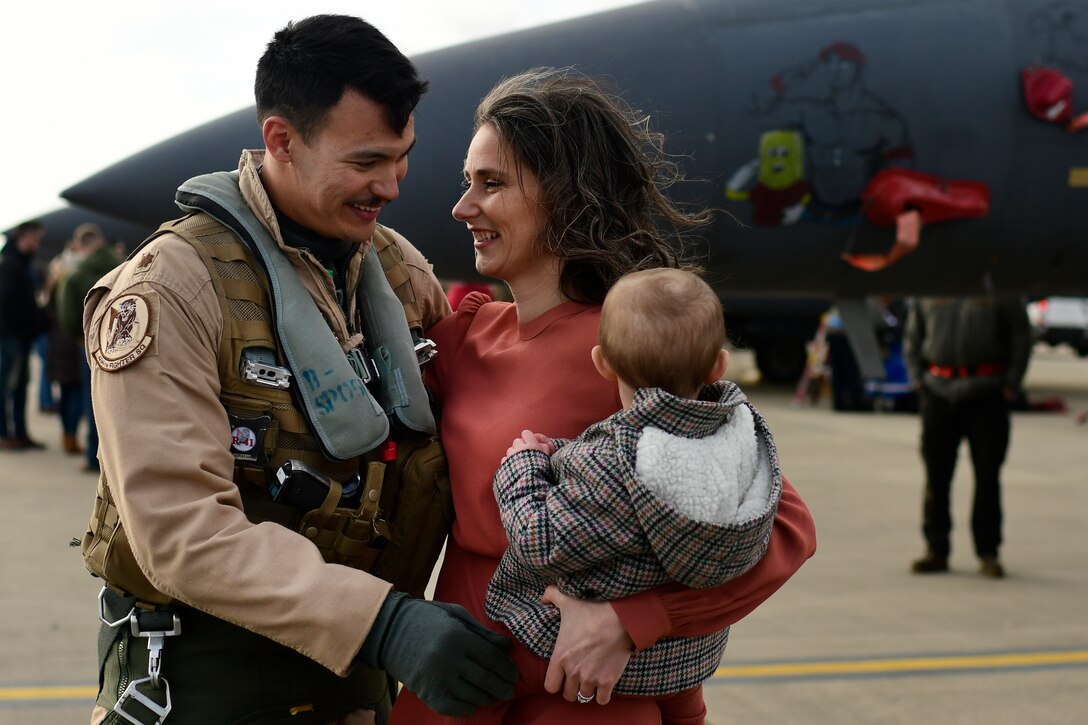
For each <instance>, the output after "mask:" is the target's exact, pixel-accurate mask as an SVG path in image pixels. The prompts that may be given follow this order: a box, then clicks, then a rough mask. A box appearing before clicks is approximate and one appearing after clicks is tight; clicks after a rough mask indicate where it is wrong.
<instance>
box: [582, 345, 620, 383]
mask: <svg viewBox="0 0 1088 725" xmlns="http://www.w3.org/2000/svg"><path fill="white" fill-rule="evenodd" d="M589 356H590V357H592V358H593V367H595V368H597V372H598V373H600V374H601V377H602V378H604V379H605V380H608V381H611V382H613V383H614V382H616V378H617V377H618V376H617V375H616V371H615V370H613V369H612V366H611V365H609V364H608V361H607V360H605V359H604V353H603V352H601V346H600V345H594V346H593V349H592V350H590V351H589Z"/></svg>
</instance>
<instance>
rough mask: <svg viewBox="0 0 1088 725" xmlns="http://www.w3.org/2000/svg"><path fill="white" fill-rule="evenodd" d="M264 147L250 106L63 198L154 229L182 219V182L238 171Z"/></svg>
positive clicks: (81, 185) (152, 150) (109, 169)
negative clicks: (246, 154) (245, 155)
mask: <svg viewBox="0 0 1088 725" xmlns="http://www.w3.org/2000/svg"><path fill="white" fill-rule="evenodd" d="M261 144H262V141H261V132H260V127H259V126H258V125H257V120H256V111H255V110H254V108H253V106H250V107H249V108H243V109H241V110H239V111H235V112H234V113H230V114H228V115H226V116H223V117H221V118H218V119H216V120H214V121H210V122H209V123H206V124H204V125H202V126H197V127H196V128H194V129H191V130H189V131H186V132H184V133H181V134H178V135H177V136H174V137H173V138H169V139H167V140H165V141H162V142H161V143H158V144H156V145H154V146H152V147H151V148H148V149H146V150H144V151H141V152H139V153H137V154H133V155H132V156H129V157H128V158H127V159H123V160H121V161H119V162H117V163H116V164H114V165H112V166H109V167H107V168H105V169H103V170H102V171H99V172H98V173H97V174H94V175H93V176H90V177H88V178H87V179H84V180H83V181H81V182H79V183H77V184H75V185H74V186H71V187H69V188H68V189H65V190H64V191H63V192H62V193H61V197H63V198H64V199H67V200H68V201H69V202H71V203H73V204H78V205H80V206H84V207H87V208H90V209H97V210H99V211H101V212H104V213H106V214H110V215H113V216H116V217H119V218H121V219H127V220H130V221H133V222H137V223H140V224H144V225H148V226H150V227H151V228H153V229H154V228H155V227H157V226H158V225H159V224H160V223H162V222H163V221H164V220H166V219H172V218H174V217H177V216H178V215H179V213H180V212H179V210H178V208H177V207H176V206H175V205H174V192H175V191H176V190H177V188H178V186H179V185H180V184H181V183H182V182H183V181H185V180H186V179H188V178H191V177H193V176H196V175H198V174H204V173H207V172H208V171H210V170H230V169H234V168H237V166H238V156H239V155H240V154H241V153H242V150H243V149H246V148H257V147H259V146H261Z"/></svg>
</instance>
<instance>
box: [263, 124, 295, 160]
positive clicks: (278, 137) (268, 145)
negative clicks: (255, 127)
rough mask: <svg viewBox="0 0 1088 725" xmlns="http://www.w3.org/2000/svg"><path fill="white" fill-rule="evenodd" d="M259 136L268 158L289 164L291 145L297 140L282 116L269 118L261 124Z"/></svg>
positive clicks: (293, 131)
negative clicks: (262, 140) (262, 139)
mask: <svg viewBox="0 0 1088 725" xmlns="http://www.w3.org/2000/svg"><path fill="white" fill-rule="evenodd" d="M261 136H262V137H263V138H264V147H265V149H267V151H268V155H269V156H271V157H272V158H274V159H275V160H276V161H279V162H280V163H284V164H286V163H290V161H291V144H292V143H294V142H296V141H297V140H298V139H299V135H298V131H296V130H295V127H294V126H293V125H291V122H290V121H288V120H287V119H286V118H284V117H283V116H269V117H268V118H266V119H265V120H264V123H262V124H261Z"/></svg>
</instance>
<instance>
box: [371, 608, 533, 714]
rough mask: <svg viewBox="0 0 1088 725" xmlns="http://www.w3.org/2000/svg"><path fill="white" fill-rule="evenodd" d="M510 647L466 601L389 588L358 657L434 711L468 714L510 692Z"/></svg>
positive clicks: (515, 671) (506, 697) (513, 676)
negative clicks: (468, 608)
mask: <svg viewBox="0 0 1088 725" xmlns="http://www.w3.org/2000/svg"><path fill="white" fill-rule="evenodd" d="M509 647H510V640H509V639H507V638H506V637H503V636H502V635H500V634H496V633H494V632H492V631H490V630H488V629H486V628H485V627H484V626H483V625H481V624H480V623H479V622H477V621H476V620H475V619H473V618H472V615H470V614H469V613H468V612H467V611H466V610H465V608H464V607H461V606H458V605H456V604H444V603H443V604H439V603H436V602H427V601H424V600H422V599H412V598H410V597H409V596H408V595H407V594H403V593H401V592H392V593H390V594H389V596H388V597H387V598H386V600H385V603H383V604H382V608H381V610H380V611H379V612H378V617H377V619H375V620H374V626H373V627H371V628H370V634H369V635H367V638H366V640H365V641H364V642H363V646H362V649H360V650H359V659H360V660H361V661H363V662H365V663H366V664H368V665H370V666H371V667H377V668H379V669H383V670H385V671H386V672H388V673H390V674H391V675H393V676H394V677H396V678H397V679H398V680H400V681H401V682H403V683H404V686H405V687H407V688H408V689H409V690H411V691H412V692H414V693H415V694H416V695H417V696H418V697H419V699H421V700H423V702H424V703H425V704H426V705H427V707H429V708H431V709H432V710H434V711H435V712H437V713H439V714H441V715H450V716H453V717H467V716H469V715H471V714H472V713H473V712H474V711H475V710H476V708H477V707H483V706H485V705H491V704H492V703H495V702H497V701H499V700H509V699H510V698H511V697H513V696H514V683H515V682H516V681H517V679H518V668H517V666H516V665H515V664H514V661H513V660H511V659H510V658H509V657H507V656H506V654H505V653H504V650H506V649H509Z"/></svg>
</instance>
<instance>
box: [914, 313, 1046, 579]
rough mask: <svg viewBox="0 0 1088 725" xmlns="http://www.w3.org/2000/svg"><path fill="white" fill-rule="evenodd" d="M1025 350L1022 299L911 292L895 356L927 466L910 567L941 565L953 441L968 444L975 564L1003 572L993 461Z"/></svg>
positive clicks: (1000, 454)
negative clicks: (914, 396) (906, 381)
mask: <svg viewBox="0 0 1088 725" xmlns="http://www.w3.org/2000/svg"><path fill="white" fill-rule="evenodd" d="M1030 354H1031V327H1030V324H1029V323H1028V317H1027V311H1026V309H1025V305H1024V302H1023V300H1019V299H1015V298H1006V299H1002V298H990V297H976V298H962V299H960V298H933V299H920V300H914V302H913V303H912V305H911V309H910V316H909V317H908V319H907V331H906V345H905V351H904V357H905V358H906V361H907V368H908V370H909V372H910V376H911V379H912V381H913V382H914V383H915V385H917V386H918V388H919V413H920V414H921V418H922V458H923V460H924V461H925V468H926V490H925V502H924V505H923V510H922V533H923V535H924V536H925V539H926V544H927V547H928V548H927V550H926V553H925V555H924V556H922V558H920V559H918V560H916V561H914V562H913V564H912V565H911V571H913V572H914V573H916V574H929V573H935V572H944V571H948V554H949V550H950V548H951V547H950V539H949V535H950V533H951V531H952V517H951V513H950V504H951V502H950V500H949V496H950V491H951V488H952V474H953V473H954V471H955V469H956V457H957V454H958V452H959V447H960V442H961V441H962V440H963V439H964V438H966V439H967V442H968V443H969V444H970V446H971V462H972V463H973V464H974V467H975V496H974V505H973V508H972V511H971V533H972V535H973V536H974V541H975V553H976V554H977V555H978V558H979V560H980V562H981V565H980V568H979V571H980V573H981V574H982V575H983V576H987V577H991V578H994V579H998V578H1001V577H1003V576H1005V569H1004V567H1002V566H1001V563H1000V561H999V559H998V553H997V551H998V547H999V546H1000V545H1001V524H1002V511H1001V483H1000V473H1001V465H1002V464H1003V463H1004V462H1005V453H1006V451H1007V450H1008V447H1009V427H1010V423H1009V404H1010V403H1011V402H1012V401H1013V399H1014V398H1015V396H1016V394H1017V392H1018V391H1019V390H1020V383H1021V381H1022V380H1023V379H1024V373H1025V371H1026V370H1027V366H1028V358H1029V356H1030Z"/></svg>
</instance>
